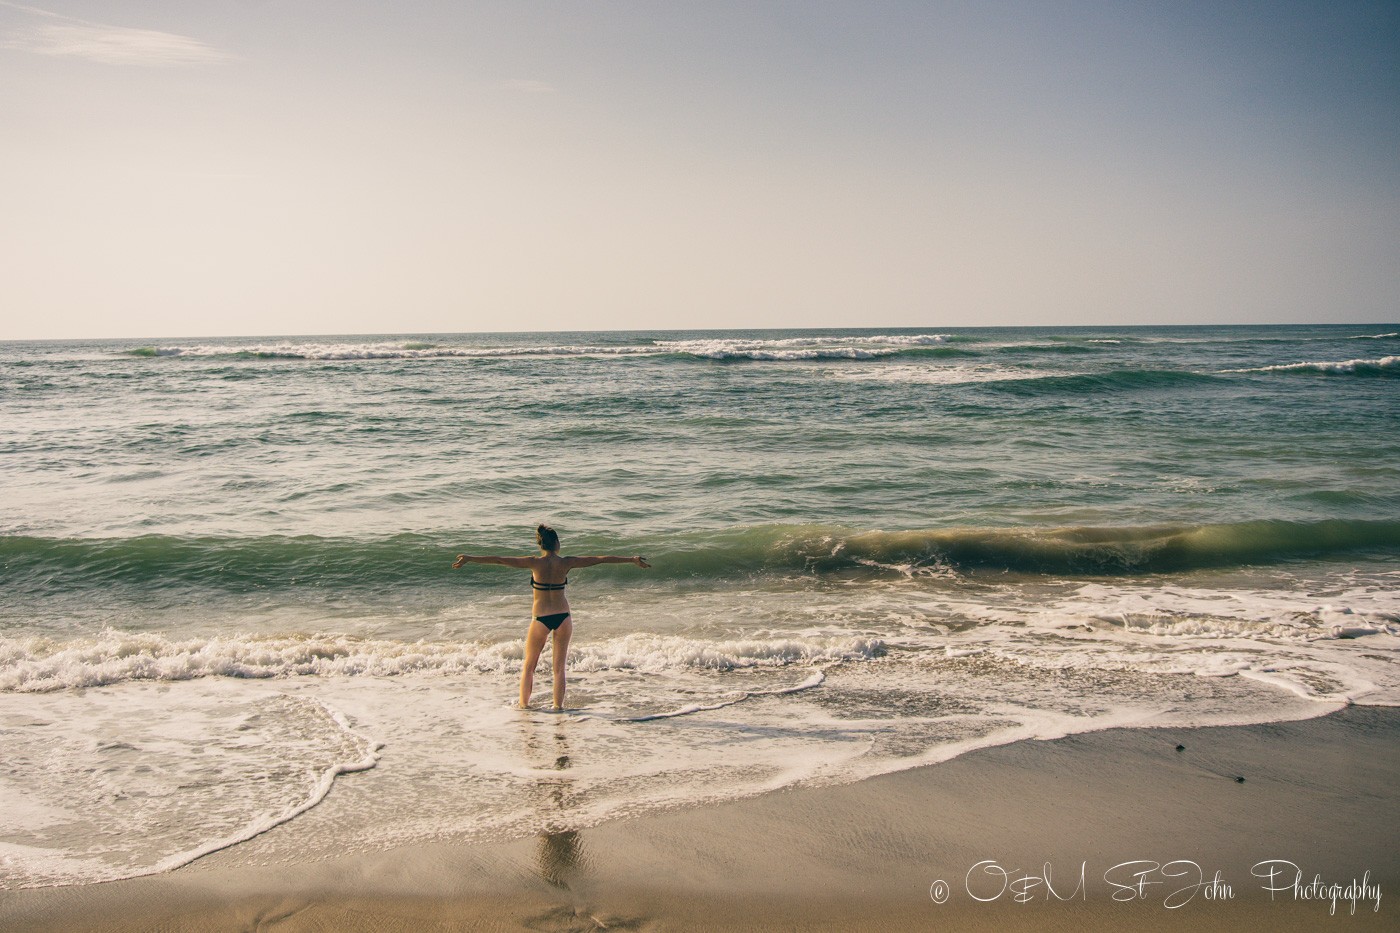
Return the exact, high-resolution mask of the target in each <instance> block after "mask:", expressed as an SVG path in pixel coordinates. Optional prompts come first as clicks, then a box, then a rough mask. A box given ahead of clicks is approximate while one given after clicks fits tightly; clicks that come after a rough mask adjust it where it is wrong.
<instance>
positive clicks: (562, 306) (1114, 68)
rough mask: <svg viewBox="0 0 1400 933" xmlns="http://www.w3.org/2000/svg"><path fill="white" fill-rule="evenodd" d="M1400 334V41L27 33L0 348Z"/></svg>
mask: <svg viewBox="0 0 1400 933" xmlns="http://www.w3.org/2000/svg"><path fill="white" fill-rule="evenodd" d="M1397 320H1400V3H1395V2H1393V0H1386V2H1365V0H1318V2H1301V0H1272V2H1230V0H1211V2H1195V0H1166V2H1139V0H1112V2H1054V0H1020V2H1011V0H1006V2H995V0H993V2H980V3H970V2H969V3H961V2H946V3H941V2H933V0H923V2H899V0H862V2H859V3H857V2H844V3H832V2H821V0H802V2H798V0H794V2H769V0H739V2H730V0H706V2H695V3H680V2H665V0H662V2H656V0H652V2H642V0H636V2H613V0H538V2H537V0H502V2H474V0H442V2H438V0H431V2H430V0H418V2H414V0H404V2H399V3H394V4H389V3H371V2H367V0H296V2H277V0H217V2H215V0H180V2H175V0H165V2H153V0H121V2H115V0H107V2H98V0H34V2H33V3H27V2H26V3H17V2H11V0H0V339H7V340H17V339H57V338H87V337H94V338H95V337H144V336H200V335H207V336H216V335H228V336H232V335H274V334H353V333H363V334H371V333H372V334H386V333H394V334H399V333H403V334H420V333H422V334H427V333H448V332H469V331H508V330H527V331H533V330H604V329H682V328H684V329H689V328H733V327H852V326H889V327H896V326H901V327H940V326H942V327H955V326H979V325H1054V324H1063V325H1087V324H1110V325H1124V324H1160V323H1291V322H1298V323H1307V322H1319V323H1327V322H1339V323H1341V322H1355V323H1369V322H1395V321H1397Z"/></svg>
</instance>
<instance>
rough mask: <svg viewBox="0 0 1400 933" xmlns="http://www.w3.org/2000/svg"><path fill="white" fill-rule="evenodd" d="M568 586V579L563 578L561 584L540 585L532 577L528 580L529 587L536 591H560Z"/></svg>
mask: <svg viewBox="0 0 1400 933" xmlns="http://www.w3.org/2000/svg"><path fill="white" fill-rule="evenodd" d="M568 585H569V578H568V577H565V578H564V582H563V583H541V582H540V581H538V580H536V579H535V578H534V577H531V578H530V586H531V588H532V589H536V590H562V589H563V588H564V587H566V586H568Z"/></svg>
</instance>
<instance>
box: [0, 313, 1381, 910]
mask: <svg viewBox="0 0 1400 933" xmlns="http://www.w3.org/2000/svg"><path fill="white" fill-rule="evenodd" d="M1398 354H1400V325H1364V326H1297V327H1282V326H1280V327H1173V328H1167V327H1163V328H1054V329H1018V328H986V329H937V328H925V329H912V330H895V329H876V330H843V331H781V332H779V331H743V332H737V331H736V332H713V331H706V332H686V333H681V332H666V333H551V334H487V335H478V334H469V335H395V336H384V337H305V338H249V339H245V338H239V339H213V338H202V339H197V340H196V339H188V340H180V339H169V340H140V341H115V340H114V341H85V342H55V343H23V344H3V345H0V423H3V424H4V431H3V434H0V477H3V483H4V488H5V497H4V503H3V505H0V583H2V584H3V586H0V726H3V727H4V729H5V730H6V731H5V736H6V738H7V740H9V741H10V742H11V744H12V747H13V748H15V749H17V751H16V753H15V755H14V756H12V757H10V758H7V760H6V762H5V763H4V764H3V765H0V793H8V794H9V796H6V797H5V799H6V800H7V801H11V800H12V799H13V798H15V797H16V795H18V794H19V791H18V790H16V789H17V788H24V789H25V791H24V794H23V800H22V801H20V803H21V804H22V805H20V804H17V805H16V807H14V808H11V809H12V812H14V813H15V814H16V815H15V816H14V817H12V818H11V819H12V820H13V823H12V825H9V826H8V827H7V826H5V825H4V824H0V875H7V876H8V880H9V881H10V883H12V884H45V883H56V882H59V881H63V880H75V879H92V878H99V877H120V876H124V875H129V874H133V873H140V872H143V871H149V870H156V869H159V868H168V867H172V865H174V864H178V863H180V862H182V861H188V860H189V859H190V858H193V857H197V856H198V854H199V853H201V852H203V851H205V850H207V849H209V847H210V846H214V847H216V848H219V847H222V846H223V845H234V844H235V843H236V844H237V845H236V848H237V850H238V851H241V852H247V853H249V855H248V857H249V858H252V857H259V858H276V857H280V856H282V855H286V854H288V853H291V852H293V851H302V852H304V851H305V850H306V847H307V846H310V847H311V848H312V849H315V848H316V847H318V846H320V847H324V848H326V849H328V850H331V849H334V848H335V847H336V846H344V845H345V844H346V836H345V831H344V830H343V829H342V828H338V827H341V823H340V822H338V820H337V816H336V814H337V813H340V814H341V816H342V817H344V818H347V819H348V817H347V816H346V814H349V813H350V812H352V810H351V809H348V808H353V807H358V809H354V810H353V812H354V814H355V816H354V818H355V819H356V820H360V821H364V825H367V826H369V827H370V830H369V831H368V832H366V833H364V834H361V835H359V836H356V837H355V838H356V839H361V840H363V839H368V840H370V841H369V842H365V843H363V844H366V845H388V844H394V843H396V842H402V841H411V840H414V839H420V838H430V837H431V838H438V837H441V836H445V835H454V834H458V835H460V834H463V833H468V834H470V833H476V834H486V835H491V834H497V835H512V834H513V835H519V834H522V833H528V832H533V831H536V830H538V829H539V827H540V826H543V825H545V824H546V823H547V824H548V825H549V826H552V827H556V828H557V827H559V826H569V827H573V826H583V825H589V824H590V823H592V822H596V821H598V820H600V819H606V818H610V817H615V816H617V815H620V814H622V813H627V812H636V811H638V810H644V809H648V808H657V807H665V806H672V805H677V804H678V802H679V801H681V800H696V801H703V800H707V799H727V798H730V797H733V796H742V795H744V794H749V793H757V792H761V791H763V790H767V789H773V788H776V787H782V786H789V785H792V784H798V783H813V782H815V783H820V782H831V781H845V780H854V779H858V778H860V777H863V776H866V775H869V774H875V773H880V772H882V771H887V770H892V769H894V768H899V767H908V766H911V765H914V764H919V763H923V762H928V761H935V760H940V759H942V758H946V757H949V756H951V755H954V754H958V753H960V752H961V751H964V750H966V749H968V748H972V747H978V746H980V745H985V744H994V743H997V742H1004V741H1012V740H1015V739H1018V738H1027V737H1036V736H1044V735H1051V734H1063V733H1065V732H1073V731H1083V730H1085V729H1094V728H1103V727H1105V726H1107V725H1119V724H1142V725H1164V724H1172V723H1182V724H1185V723H1199V722H1226V721H1258V720H1267V719H1273V718H1293V717H1298V716H1307V715H1319V714H1321V713H1323V712H1326V711H1327V710H1328V709H1332V708H1335V707H1336V706H1337V705H1340V704H1343V703H1347V702H1369V703H1394V702H1396V701H1397V698H1398V697H1400V677H1397V676H1396V674H1395V670H1396V668H1395V662H1396V659H1397V658H1400V654H1397V649H1398V648H1400V637H1397V636H1400V599H1397V597H1396V596H1395V595H1394V594H1395V593H1396V591H1397V590H1400V574H1397V563H1396V558H1397V557H1400V430H1397V429H1400V355H1398ZM539 521H547V522H550V523H552V524H554V525H555V526H556V527H557V528H559V530H560V531H561V533H562V535H563V538H564V545H565V547H564V550H565V552H566V553H588V552H593V553H620V554H628V555H630V554H637V553H641V554H644V555H646V556H647V557H648V559H650V560H651V561H652V562H653V564H654V565H655V566H654V569H653V570H651V571H640V570H638V569H636V568H634V567H603V568H597V569H593V570H588V571H583V572H580V573H579V574H578V575H577V579H576V580H575V581H573V583H572V585H571V599H572V600H573V604H574V609H575V612H576V619H577V621H578V630H577V634H576V637H575V642H574V646H573V649H572V654H573V661H572V664H571V668H572V669H573V670H574V671H575V672H576V676H575V680H574V687H573V691H574V692H573V696H575V697H576V698H577V702H578V703H579V704H580V705H582V706H584V707H586V709H585V710H584V711H583V712H582V713H579V714H576V715H573V716H570V717H567V720H566V721H567V726H566V727H565V726H559V725H557V723H555V722H550V723H548V724H543V725H541V724H539V723H535V722H534V721H533V720H530V719H529V718H528V714H527V716H526V719H525V720H521V719H520V718H519V714H516V713H514V712H513V711H510V710H509V709H508V707H507V704H508V703H509V702H510V700H511V699H512V697H513V680H514V677H515V676H516V673H517V672H518V670H519V663H520V650H519V639H520V635H521V634H522V632H523V629H524V622H525V620H526V619H527V617H528V606H529V603H528V587H527V586H526V585H525V583H526V581H525V579H524V577H523V575H521V574H520V573H519V572H511V571H507V570H504V569H502V568H487V567H471V568H469V569H468V570H465V571H460V572H453V571H450V570H449V569H448V565H449V564H450V563H451V560H452V557H453V555H454V554H456V553H458V552H460V551H470V552H472V553H507V554H520V553H528V552H530V550H531V545H532V529H533V527H534V525H535V524H536V523H537V522H539ZM240 711H241V712H240ZM464 715H466V719H467V720H468V721H470V722H471V723H473V725H472V727H470V728H466V729H465V730H464V729H463V728H462V727H461V726H460V725H457V724H459V723H460V722H461V721H462V720H463V717H464ZM133 717H139V719H140V723H139V724H138V723H136V722H135V721H134V720H133ZM239 717H242V718H239ZM235 720H236V721H235ZM449 722H450V723H453V724H454V725H452V726H451V727H450V728H449V727H448V726H447V725H446V724H447V723H449ZM162 723H163V724H164V725H161V724H162ZM532 723H533V724H532ZM536 728H538V729H541V730H547V731H549V730H557V729H559V728H566V730H567V735H566V740H567V742H570V743H573V747H572V751H571V754H570V757H571V758H572V759H573V760H576V761H580V762H589V761H592V762H594V763H595V765H596V768H597V771H596V775H594V776H593V777H590V773H591V772H589V771H588V765H587V764H581V765H579V766H578V771H577V773H576V775H575V778H576V784H575V785H574V791H573V792H572V796H571V801H570V806H569V807H568V808H566V811H565V812H557V811H558V810H559V808H558V807H555V806H554V805H553V804H551V807H552V808H553V809H551V811H550V813H549V814H548V815H547V818H546V816H544V815H542V814H541V811H540V809H539V807H538V806H533V805H522V804H520V803H519V799H520V793H519V792H520V790H521V787H528V786H529V785H530V783H531V781H532V780H533V779H534V775H535V771H537V770H538V767H537V766H536V765H534V764H532V763H531V761H530V760H529V758H530V756H529V752H528V749H530V748H532V747H535V745H538V744H539V743H538V742H535V740H533V739H531V738H530V737H529V736H530V734H532V733H531V732H530V730H532V729H536ZM522 730H523V732H522ZM117 733H120V734H121V735H123V736H125V738H123V739H122V741H121V742H120V743H118V744H120V745H122V746H123V748H119V749H116V750H115V751H111V752H110V753H109V752H104V751H102V749H103V748H105V747H107V746H109V745H111V744H112V742H113V739H112V736H113V735H114V734H117ZM522 734H524V735H525V738H522V737H521V736H522ZM760 734H761V735H762V736H763V738H762V739H761V740H759V739H757V738H756V736H758V735H760ZM250 735H256V736H258V737H259V741H258V742H257V743H250V742H246V741H243V740H244V739H247V738H248V737H249V736H250ZM550 735H554V732H553V731H550ZM141 736H145V738H141ZM211 736H212V737H211ZM540 741H544V740H540ZM220 742H222V743H223V744H220ZM554 742H555V739H554V738H551V739H549V741H548V742H545V743H544V744H546V745H551V746H552V744H553V743H554ZM532 743H534V744H532ZM380 744H383V746H384V747H383V748H382V749H377V748H376V746H378V745H380ZM49 747H53V748H58V749H60V751H58V752H56V753H54V754H53V756H51V757H49V758H46V757H45V755H44V754H41V752H40V749H43V748H49ZM541 747H543V746H541ZM25 749H30V752H28V753H26V752H25V751H24V750H25ZM409 749H412V751H409ZM215 757H219V758H220V760H221V761H222V765H221V767H220V769H218V773H219V774H223V775H225V777H221V778H218V779H217V780H216V779H214V778H213V777H211V771H210V769H209V767H208V766H206V765H201V764H200V763H199V762H200V761H201V760H203V761H210V760H213V759H214V758H215ZM109 758H110V759H112V760H111V761H110V762H108V764H110V765H111V767H110V768H106V767H102V768H97V769H96V770H97V772H98V773H100V774H102V775H107V776H106V777H103V778H100V779H98V778H91V777H89V778H84V777H81V775H83V774H86V773H88V772H91V771H93V770H94V768H93V764H94V762H95V761H97V762H102V761H107V759H109ZM717 761H720V762H723V765H722V766H721V765H718V764H716V762H717ZM143 769H144V770H143ZM269 770H270V772H271V773H275V774H278V775H280V777H278V778H277V779H275V780H266V779H265V778H259V779H257V780H254V779H253V778H252V777H250V775H266V774H267V773H269ZM342 772H345V776H344V777H337V775H339V774H341V773H342ZM350 772H353V773H350ZM154 773H165V774H169V775H184V776H185V777H186V778H190V779H189V780H185V781H184V783H183V784H179V785H178V786H177V785H171V786H170V787H166V786H165V785H161V786H160V787H156V786H155V785H152V784H151V782H152V781H155V780H156V778H154V777H152V776H151V775H152V774H154ZM445 773H451V774H452V775H453V778H452V782H453V785H454V786H455V787H458V788H459V790H458V791H457V792H455V793H454V794H453V795H452V796H451V798H450V799H449V800H446V801H443V800H440V799H433V801H432V803H431V806H429V807H427V809H428V810H429V811H431V813H432V816H431V817H415V819H414V820H406V819H405V818H404V811H403V809H402V808H401V807H396V806H392V805H389V804H387V803H385V802H384V801H387V800H391V799H394V800H400V801H406V802H407V803H405V804H404V805H405V806H407V805H408V804H411V803H413V802H414V801H418V802H420V803H421V802H422V801H424V800H426V799H428V798H429V797H430V795H431V791H430V788H431V787H433V782H434V781H441V780H443V779H444V774H445ZM619 773H620V774H621V777H618V775H619ZM308 775H309V776H308ZM172 780H173V778H172ZM616 781H621V784H618V785H616V786H614V785H612V784H610V783H609V782H616ZM332 782H334V783H335V785H336V787H337V793H336V795H335V796H334V797H331V798H328V799H326V801H325V802H324V803H321V802H320V801H321V798H322V797H325V793H326V791H327V790H328V789H329V787H330V785H331V783H332ZM189 786H199V787H204V788H205V790H203V791H190V790H188V789H186V790H180V789H178V788H179V787H186V788H187V787H189ZM235 786H236V788H237V789H236V791H235V790H234V789H233V788H235ZM6 787H9V788H10V790H9V791H8V792H6V791H4V788H6ZM624 787H625V792H624V790H621V789H618V788H624ZM36 788H37V789H38V790H35V789H36ZM133 788H137V789H139V790H140V793H136V794H133V793H132V790H133ZM501 788H505V790H502V789H501ZM510 788H514V792H512V791H511V790H510ZM498 793H499V794H504V796H497V794H498ZM143 795H144V797H143ZM357 795H358V796H357ZM526 796H527V797H528V794H527V795H526ZM141 799H147V800H152V799H161V800H164V801H165V803H164V804H163V806H169V805H172V801H174V800H178V801H180V805H181V806H185V807H188V809H189V812H190V814H192V815H191V816H190V818H189V819H188V820H183V821H182V820H180V819H176V820H174V821H167V822H173V823H174V824H175V828H174V829H170V830H169V831H161V832H156V831H153V830H152V829H151V825H153V823H152V821H153V820H154V815H155V814H156V813H157V810H156V809H152V808H151V807H150V806H149V805H142V804H139V803H134V802H132V801H134V800H141ZM214 799H218V800H220V801H224V802H223V803H220V804H219V805H218V806H217V807H214V812H216V814H217V819H214V820H213V823H212V824H211V823H209V822H208V821H209V820H210V819H211V818H210V817H209V814H210V813H211V809H210V808H211V803H210V801H211V800H214ZM118 800H120V802H115V801H118ZM337 800H338V801H341V802H340V803H339V804H338V805H337V804H336V803H335V801H337ZM556 802H557V801H556ZM317 804H319V805H317ZM337 806H339V807H340V808H341V809H340V810H337V809H336V807H337ZM293 811H295V812H293ZM193 814H200V817H199V819H198V820H196V819H195V817H194V816H193ZM220 821H221V822H220ZM264 823H265V824H266V825H265V826H264V825H263V824H264ZM211 826H212V828H211ZM95 827H127V828H128V829H127V830H126V831H123V832H120V833H119V832H116V831H115V830H113V831H110V832H107V834H106V836H104V837H103V838H108V837H110V838H109V840H108V842H105V843H102V844H94V843H91V842H90V841H89V842H80V840H83V839H88V840H91V839H92V838H93V834H94V832H96V830H95ZM259 827H260V828H263V829H266V828H268V827H276V828H275V830H273V831H272V832H268V833H266V834H263V835H258V834H257V833H255V832H253V830H254V829H255V828H259ZM216 844H217V845H216ZM6 846H9V847H10V848H8V849H7V848H6Z"/></svg>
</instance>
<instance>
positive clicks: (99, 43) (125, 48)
mask: <svg viewBox="0 0 1400 933" xmlns="http://www.w3.org/2000/svg"><path fill="white" fill-rule="evenodd" d="M0 6H4V7H8V8H10V9H12V10H18V11H20V12H21V13H27V14H29V15H30V16H34V17H39V18H42V19H45V20H48V22H41V23H27V24H24V25H22V26H20V27H19V28H17V29H15V30H13V31H11V32H10V34H9V35H7V36H5V37H4V40H3V42H0V45H3V46H4V47H5V48H7V49H15V50H18V51H22V52H33V53H35V54H36V55H60V56H69V57H73V58H85V59H88V60H89V61H94V62H104V63H106V64H109V65H146V66H152V67H168V66H173V65H199V64H204V63H207V62H220V61H227V60H228V59H229V58H231V57H232V56H230V55H228V54H227V53H225V52H221V51H220V50H218V49H216V48H214V47H213V46H211V45H209V44H208V43H205V42H201V41H199V40H198V39H191V38H190V37H188V36H178V35H175V34H174V33H170V32H158V31H156V30H154V29H130V28H128V27H126V26H109V25H107V24H106V23H94V22H89V21H88V20H82V19H76V18H74V17H71V16H64V15H62V14H59V13H51V12H49V11H48V10H41V9H39V8H38V7H32V6H25V5H23V4H19V3H10V2H8V0H0Z"/></svg>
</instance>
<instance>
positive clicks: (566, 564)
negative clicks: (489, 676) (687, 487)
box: [452, 525, 651, 710]
mask: <svg viewBox="0 0 1400 933" xmlns="http://www.w3.org/2000/svg"><path fill="white" fill-rule="evenodd" d="M535 539H536V540H537V541H538V542H539V545H540V556H539V557H474V556H472V555H470V554H458V555H457V560H456V561H454V562H453V564H452V569H453V570H456V569H458V568H460V567H461V566H462V565H463V564H500V565H501V566H502V567H520V568H521V569H528V570H529V571H530V589H531V591H532V592H533V593H534V595H535V600H534V609H533V610H532V612H531V615H532V616H534V618H533V619H531V620H530V628H529V629H528V630H527V631H526V632H525V666H524V668H522V669H521V671H520V708H521V709H529V707H530V693H531V691H532V690H534V687H535V665H536V664H538V663H539V661H540V652H542V651H544V642H545V639H546V638H547V637H549V634H550V633H551V632H553V633H554V663H553V668H554V708H555V709H556V710H561V709H563V708H564V660H565V658H567V657H568V654H569V638H570V636H572V635H573V634H574V621H573V618H572V617H571V616H570V614H569V598H568V597H567V596H565V595H564V587H566V586H568V585H569V571H570V570H575V569H577V568H579V567H592V566H593V565H594V564H636V565H637V566H638V567H650V566H651V564H649V563H647V562H646V561H645V560H643V559H642V558H640V557H560V556H559V534H558V533H557V532H556V531H555V530H554V529H553V528H551V527H549V526H548V525H541V526H539V528H537V529H536V530H535Z"/></svg>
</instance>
